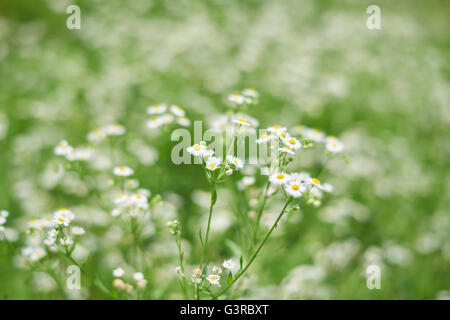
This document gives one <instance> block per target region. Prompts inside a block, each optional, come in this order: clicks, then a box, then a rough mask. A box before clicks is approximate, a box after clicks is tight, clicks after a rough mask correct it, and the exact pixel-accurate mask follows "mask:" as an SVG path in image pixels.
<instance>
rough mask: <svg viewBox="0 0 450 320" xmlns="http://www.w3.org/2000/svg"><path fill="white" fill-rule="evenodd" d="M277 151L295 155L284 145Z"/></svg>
mask: <svg viewBox="0 0 450 320" xmlns="http://www.w3.org/2000/svg"><path fill="white" fill-rule="evenodd" d="M278 151H280V152H281V153H287V154H290V155H292V156H293V155H295V152H294V151H293V150H292V149H291V148H290V147H288V146H284V147H281V148H278Z"/></svg>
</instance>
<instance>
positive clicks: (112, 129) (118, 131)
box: [104, 123, 126, 136]
mask: <svg viewBox="0 0 450 320" xmlns="http://www.w3.org/2000/svg"><path fill="white" fill-rule="evenodd" d="M104 131H105V133H106V134H107V135H110V136H121V135H123V134H124V133H125V132H126V129H125V127H124V126H122V125H120V124H118V123H114V124H111V125H108V126H106V127H105V129H104Z"/></svg>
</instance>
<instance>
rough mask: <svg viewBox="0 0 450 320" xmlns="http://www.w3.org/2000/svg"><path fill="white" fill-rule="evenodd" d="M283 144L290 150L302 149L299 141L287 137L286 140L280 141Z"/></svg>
mask: <svg viewBox="0 0 450 320" xmlns="http://www.w3.org/2000/svg"><path fill="white" fill-rule="evenodd" d="M282 141H283V143H284V144H285V145H286V146H288V147H289V148H291V149H294V150H298V149H300V148H301V147H302V144H301V142H300V141H298V140H297V139H295V138H294V137H290V136H289V135H287V136H286V138H284V139H282Z"/></svg>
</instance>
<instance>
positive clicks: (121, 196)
mask: <svg viewBox="0 0 450 320" xmlns="http://www.w3.org/2000/svg"><path fill="white" fill-rule="evenodd" d="M127 202H128V196H127V195H125V194H122V193H120V194H118V195H117V196H116V197H115V198H114V204H119V205H120V204H125V203H127Z"/></svg>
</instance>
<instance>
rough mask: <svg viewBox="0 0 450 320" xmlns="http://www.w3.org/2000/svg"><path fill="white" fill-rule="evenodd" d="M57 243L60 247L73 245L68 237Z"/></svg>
mask: <svg viewBox="0 0 450 320" xmlns="http://www.w3.org/2000/svg"><path fill="white" fill-rule="evenodd" d="M59 242H60V243H61V245H63V246H66V247H69V246H71V245H72V244H73V239H72V238H69V237H66V238H61V239H59Z"/></svg>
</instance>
